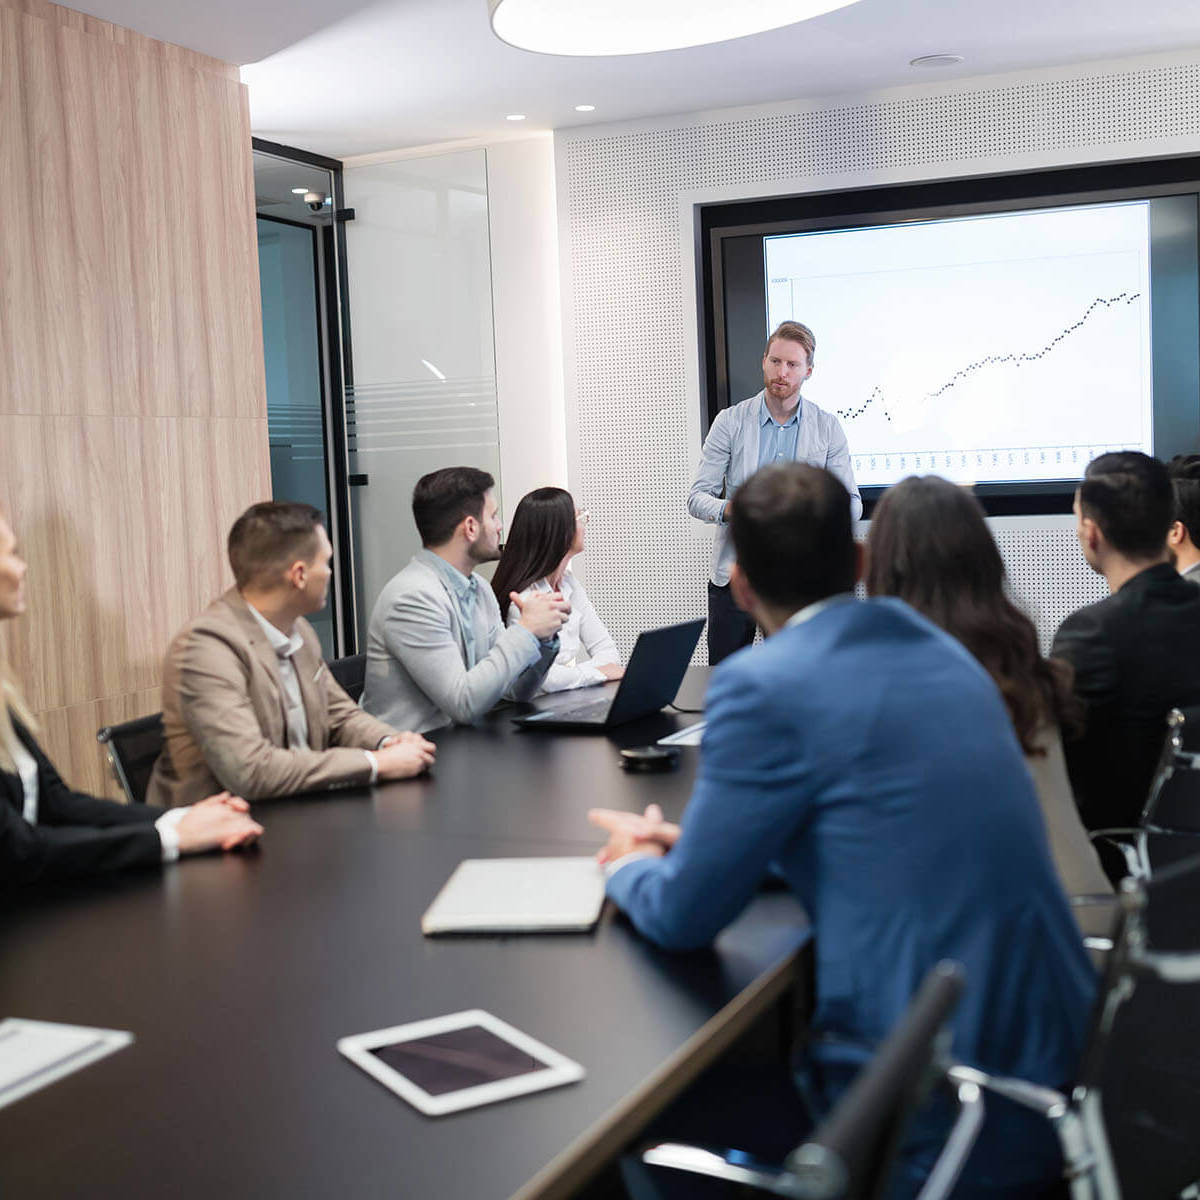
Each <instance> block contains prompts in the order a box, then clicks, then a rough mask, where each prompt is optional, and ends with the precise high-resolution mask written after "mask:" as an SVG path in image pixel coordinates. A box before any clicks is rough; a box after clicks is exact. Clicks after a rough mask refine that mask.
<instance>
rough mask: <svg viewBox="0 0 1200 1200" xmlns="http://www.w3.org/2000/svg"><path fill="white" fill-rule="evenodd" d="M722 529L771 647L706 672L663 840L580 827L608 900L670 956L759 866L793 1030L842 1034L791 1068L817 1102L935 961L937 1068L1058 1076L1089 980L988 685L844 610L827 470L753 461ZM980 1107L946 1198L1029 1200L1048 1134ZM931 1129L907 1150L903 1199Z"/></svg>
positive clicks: (1063, 1076)
mask: <svg viewBox="0 0 1200 1200" xmlns="http://www.w3.org/2000/svg"><path fill="white" fill-rule="evenodd" d="M731 527H732V529H731V531H732V536H733V542H734V547H735V551H736V557H737V561H736V563H735V564H734V566H733V570H732V575H731V584H732V587H733V590H734V595H735V598H736V599H737V601H738V603H739V604H740V605H741V606H742V607H743V608H744V609H745V610H746V611H748V612H750V613H751V614H753V616H754V618H755V619H756V620H757V621H758V623H759V625H761V626H762V628H763V629H764V631H766V633H767V634H768V635H769V636H768V638H767V640H766V641H765V642H764V643H763V644H762V645H761V646H754V647H748V648H746V649H744V650H741V651H739V652H738V653H737V654H735V655H733V656H732V657H731V658H729V659H727V660H726V661H725V662H724V663H722V664H721V666H720V667H719V668H717V670H716V671H715V672H714V673H713V677H712V682H711V685H710V688H709V692H708V698H707V703H706V713H707V718H708V725H707V729H706V732H705V737H704V745H703V750H702V759H701V766H700V773H699V777H698V779H697V782H696V787H695V790H694V792H693V794H692V798H691V801H690V803H689V805H688V808H687V812H686V815H685V817H684V821H683V825H682V828H680V827H678V826H674V825H669V824H666V823H664V822H662V821H661V819H660V814H658V813H656V812H648V813H647V814H646V815H645V816H642V817H638V816H634V815H632V814H617V813H611V812H598V813H596V814H595V815H594V819H595V821H596V823H597V824H600V825H602V826H603V827H604V828H606V829H608V830H609V831H610V834H611V838H610V842H609V844H608V846H606V847H605V850H604V851H603V852H602V857H603V858H604V859H605V860H607V861H608V863H609V870H610V877H609V881H608V893H609V895H610V897H611V898H612V899H613V900H614V901H615V902H616V904H617V905H619V906H620V907H621V908H622V909H624V911H625V912H626V913H628V915H629V917H630V918H631V920H632V921H633V923H634V924H635V925H636V926H637V928H638V929H639V930H640V931H641V932H642V933H643V934H644V935H645V936H647V937H648V938H650V939H651V940H652V941H654V942H656V943H658V944H659V945H661V946H664V947H667V948H669V949H678V950H686V949H689V948H692V947H698V946H703V945H706V944H708V943H709V942H710V941H711V940H712V939H713V937H714V936H715V935H716V934H717V933H718V932H719V931H720V930H721V929H722V928H723V927H724V926H725V925H726V924H727V923H728V922H729V921H731V920H732V919H733V918H734V917H735V916H736V915H737V914H738V913H739V912H740V911H741V910H742V908H743V907H744V906H745V905H746V904H747V903H748V902H749V901H750V899H751V897H752V896H753V895H754V892H755V890H756V889H757V888H758V886H759V885H760V883H761V882H762V880H763V878H764V877H765V876H766V875H767V873H768V871H769V870H770V869H771V868H772V866H773V865H774V867H775V869H776V870H778V871H779V872H780V873H781V874H782V876H783V878H784V880H785V881H786V882H787V884H788V886H789V887H790V888H791V889H792V890H793V891H794V892H795V893H796V895H797V896H798V897H799V898H800V900H801V901H802V903H803V905H804V907H805V910H806V911H807V913H808V915H809V918H810V920H811V922H812V927H813V933H814V938H815V951H816V970H815V975H816V997H815V1008H814V1011H813V1014H812V1026H813V1029H814V1031H815V1032H818V1033H823V1034H834V1035H839V1041H838V1042H837V1043H831V1044H821V1043H817V1046H816V1049H814V1050H813V1051H812V1054H811V1056H810V1062H809V1068H810V1069H811V1078H810V1079H809V1081H808V1082H809V1083H810V1085H811V1084H815V1085H816V1086H817V1090H818V1092H823V1094H822V1095H821V1097H820V1098H821V1099H822V1100H823V1101H824V1102H830V1101H832V1100H833V1099H834V1098H835V1097H836V1093H837V1091H838V1090H840V1087H841V1086H844V1082H845V1080H846V1079H847V1078H848V1077H849V1075H850V1074H852V1071H853V1069H854V1067H856V1066H857V1065H858V1064H859V1063H861V1062H862V1061H863V1058H864V1057H865V1052H864V1051H863V1050H861V1049H859V1050H854V1049H849V1048H848V1047H847V1043H850V1044H851V1045H853V1044H857V1045H858V1046H870V1045H872V1044H875V1043H878V1042H879V1041H880V1040H882V1039H883V1037H884V1036H885V1035H886V1034H887V1032H888V1031H889V1029H890V1028H891V1027H892V1026H893V1025H894V1024H895V1022H896V1021H897V1020H898V1018H899V1017H900V1016H901V1015H902V1013H903V1011H904V1009H905V1007H906V1005H907V1004H908V1002H909V1000H910V999H911V997H912V995H913V993H914V992H915V991H916V988H917V986H918V984H919V983H920V981H921V979H922V978H923V977H924V975H925V974H926V972H927V971H928V970H929V969H930V968H931V967H932V966H933V965H934V964H935V963H936V962H937V961H938V960H940V959H953V960H956V961H957V962H960V963H961V964H962V965H963V967H964V968H965V973H966V981H967V988H966V991H965V993H964V996H963V1000H962V1002H961V1004H960V1007H959V1009H958V1011H957V1013H956V1014H955V1017H954V1019H953V1054H954V1055H955V1057H956V1058H957V1059H959V1060H960V1061H963V1062H966V1063H969V1064H971V1065H973V1066H977V1067H980V1068H983V1069H985V1070H987V1071H992V1072H996V1073H999V1074H1005V1075H1015V1076H1019V1077H1021V1078H1023V1079H1027V1080H1030V1081H1033V1082H1036V1083H1042V1084H1048V1085H1051V1086H1055V1087H1057V1086H1060V1085H1062V1084H1064V1083H1065V1082H1067V1081H1068V1080H1069V1079H1070V1078H1071V1077H1072V1075H1073V1073H1074V1070H1075V1067H1076V1061H1077V1058H1078V1055H1079V1051H1080V1048H1081V1046H1082V1044H1083V1040H1084V1036H1085V1031H1086V1026H1087V1022H1088V1017H1089V1010H1090V1005H1091V1002H1092V999H1093V994H1094V990H1095V982H1096V981H1095V975H1094V973H1093V970H1092V968H1091V965H1090V963H1089V961H1088V958H1087V955H1086V953H1085V951H1084V949H1083V946H1082V944H1081V942H1080V938H1079V932H1078V929H1077V927H1076V925H1075V923H1074V921H1073V920H1072V917H1071V913H1070V909H1069V907H1068V904H1067V901H1066V898H1065V897H1064V896H1063V893H1062V891H1061V889H1060V887H1059V884H1058V882H1057V879H1056V876H1055V871H1054V866H1053V863H1052V861H1051V858H1050V853H1049V850H1048V847H1047V841H1046V833H1045V829H1044V826H1043V823H1042V818H1041V815H1040V812H1039V809H1038V804H1037V799H1036V797H1035V794H1034V790H1033V785H1032V783H1031V781H1030V777H1029V773H1028V771H1027V769H1026V767H1025V763H1024V761H1023V759H1022V755H1021V750H1020V747H1019V745H1018V743H1017V740H1016V737H1015V736H1014V734H1013V731H1012V726H1011V723H1010V720H1009V717H1008V713H1007V711H1006V709H1005V707H1004V703H1003V701H1002V700H1001V698H1000V695H999V693H998V692H997V690H996V688H995V686H994V685H993V683H992V681H991V680H990V678H989V677H988V675H987V674H986V673H985V672H984V670H983V669H982V668H981V667H980V666H979V664H978V663H977V662H976V660H975V659H974V658H973V657H972V656H971V655H970V654H969V653H968V652H967V651H966V650H965V649H964V648H963V647H962V646H961V645H960V644H959V643H958V642H956V641H955V640H954V639H952V638H951V637H949V636H948V635H947V634H945V633H943V632H942V631H941V630H939V629H937V628H935V627H934V626H933V625H932V624H931V623H930V622H928V621H926V620H925V619H924V618H922V617H920V616H919V615H917V614H916V613H915V612H914V611H913V610H912V609H910V608H909V607H907V606H906V605H905V604H903V603H902V602H901V601H898V600H893V599H880V600H867V601H862V600H856V599H855V598H854V596H853V595H852V588H853V586H854V581H855V576H856V573H857V567H858V563H857V556H858V552H857V549H856V547H855V544H854V541H853V538H852V534H851V526H850V505H849V498H848V496H847V493H846V490H845V488H844V487H843V486H842V485H841V484H840V483H839V482H838V480H837V479H835V478H834V477H833V476H832V475H830V474H829V473H828V472H826V471H824V470H821V469H820V468H815V467H810V466H804V465H801V464H795V463H788V464H781V465H776V466H770V467H766V468H764V469H762V470H760V471H759V472H757V473H756V474H755V475H754V476H753V477H752V478H751V479H749V480H748V481H747V482H746V483H745V484H743V485H742V487H741V488H740V489H739V490H738V491H737V492H736V493H735V495H734V497H733V502H732V512H731ZM822 1085H824V1086H823V1087H822ZM809 1090H810V1091H811V1090H812V1088H811V1087H810V1089H809ZM988 1114H989V1115H988V1120H987V1122H986V1125H985V1133H984V1135H983V1137H982V1138H981V1140H980V1143H979V1144H978V1146H977V1149H976V1153H975V1155H974V1156H973V1159H972V1161H971V1163H970V1164H969V1165H968V1170H967V1176H966V1178H965V1180H964V1183H965V1184H966V1185H967V1187H968V1189H969V1190H964V1191H963V1192H962V1193H961V1194H964V1195H966V1194H986V1195H993V1196H994V1195H1013V1196H1016V1195H1021V1196H1031V1195H1037V1194H1038V1189H1039V1185H1040V1184H1041V1183H1043V1182H1045V1181H1047V1180H1052V1179H1053V1178H1054V1176H1055V1174H1056V1172H1057V1170H1058V1162H1057V1150H1056V1147H1055V1145H1054V1141H1053V1137H1052V1136H1051V1135H1050V1134H1049V1131H1048V1129H1046V1128H1045V1127H1044V1126H1045V1122H1041V1125H1040V1126H1039V1125H1038V1119H1036V1118H1032V1117H1031V1118H1025V1117H1024V1116H1023V1114H1019V1113H1016V1112H1015V1111H1009V1112H1005V1111H1004V1105H1003V1102H999V1101H993V1100H991V1099H990V1098H989V1100H988ZM945 1119H946V1118H945V1116H944V1115H942V1116H938V1115H934V1116H933V1117H932V1118H927V1119H926V1120H924V1121H923V1122H921V1123H918V1125H917V1127H916V1130H915V1132H914V1134H913V1136H912V1137H911V1138H910V1140H909V1143H908V1146H907V1152H906V1156H905V1160H904V1165H903V1171H905V1172H907V1176H908V1179H909V1183H910V1184H911V1187H910V1189H909V1190H913V1189H915V1186H916V1181H917V1180H918V1179H919V1178H920V1176H921V1175H922V1173H923V1172H924V1171H925V1170H927V1168H928V1164H929V1162H930V1161H931V1158H932V1156H933V1154H934V1153H935V1151H936V1148H937V1146H938V1144H939V1141H940V1140H941V1139H942V1138H943V1137H944V1133H945ZM797 1134H799V1131H797ZM796 1140H799V1137H798V1136H797V1138H796ZM750 1148H751V1149H753V1147H750ZM695 1194H699V1193H698V1192H697V1193H695ZM901 1194H905V1192H904V1189H903V1187H902V1189H901Z"/></svg>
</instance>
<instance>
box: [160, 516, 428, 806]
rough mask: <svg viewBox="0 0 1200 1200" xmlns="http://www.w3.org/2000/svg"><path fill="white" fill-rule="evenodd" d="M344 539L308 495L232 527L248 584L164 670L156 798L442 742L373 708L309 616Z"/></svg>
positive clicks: (203, 621) (353, 765)
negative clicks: (396, 725) (355, 693)
mask: <svg viewBox="0 0 1200 1200" xmlns="http://www.w3.org/2000/svg"><path fill="white" fill-rule="evenodd" d="M332 557H333V549H332V547H331V546H330V544H329V537H328V536H327V534H326V533H325V529H324V527H323V526H322V524H321V514H320V513H319V512H317V510H316V509H315V508H312V507H310V506H309V505H307V504H290V503H266V504H255V505H254V506H253V507H252V508H249V509H247V510H246V512H244V513H243V514H242V515H241V516H240V517H239V518H238V519H237V521H236V522H235V523H234V526H233V528H232V529H231V530H230V532H229V562H230V565H231V566H232V567H233V576H234V579H235V581H236V584H237V586H236V587H234V588H231V589H230V590H229V591H228V592H226V593H225V595H223V596H222V597H221V598H220V599H219V600H216V601H214V602H213V603H212V604H211V605H210V606H209V607H208V608H207V609H206V610H205V611H204V612H203V613H201V615H200V616H199V617H197V618H196V619H195V620H194V621H192V622H191V623H190V624H188V625H187V626H185V627H184V628H183V629H182V630H181V631H180V633H179V634H177V635H176V637H175V640H174V641H173V642H172V643H171V646H170V649H169V650H168V651H167V658H166V663H165V666H164V669H163V726H164V735H165V742H164V746H163V752H162V754H161V755H160V756H159V759H158V762H157V763H156V764H155V767H154V774H153V776H152V777H151V780H150V789H149V793H148V795H147V800H148V801H149V802H150V803H151V804H162V805H167V806H173V805H179V804H192V803H193V802H195V801H196V800H198V799H200V798H201V797H203V796H207V795H209V794H210V793H211V792H215V791H219V790H220V789H221V788H228V789H229V790H230V791H231V792H233V793H235V794H236V795H239V796H245V797H246V799H248V800H257V799H261V798H262V797H266V796H285V795H290V794H291V793H293V792H305V791H316V790H320V789H323V788H332V787H340V786H344V785H350V784H359V785H361V784H370V783H374V782H375V781H376V780H377V779H404V778H407V777H408V776H410V775H417V774H420V773H421V772H422V771H424V770H425V769H426V768H427V767H428V766H429V765H430V764H431V763H432V762H433V755H434V747H433V745H432V743H430V742H427V741H426V740H425V739H424V738H423V737H421V736H419V735H418V734H415V733H397V732H396V731H395V730H394V729H392V728H390V727H389V726H387V725H384V724H383V723H382V722H381V721H377V720H376V719H375V718H374V717H369V716H368V715H367V714H366V713H365V712H363V711H362V710H361V709H360V708H359V707H358V706H357V705H356V704H355V703H354V701H353V700H351V699H350V697H349V696H347V695H346V693H345V692H344V691H343V690H342V688H341V687H340V686H339V685H338V684H337V683H336V682H335V681H334V679H333V678H332V676H331V675H330V673H329V670H328V668H327V667H326V666H325V663H324V661H323V659H322V658H321V647H320V644H319V642H318V641H317V635H316V633H315V632H314V631H313V627H312V626H311V625H310V624H309V623H308V622H307V621H306V620H305V619H304V617H305V614H307V613H313V612H316V611H317V609H319V608H321V607H322V606H323V605H324V603H325V595H326V592H327V590H328V587H329V577H330V574H331V572H330V566H329V564H330V560H331V559H332Z"/></svg>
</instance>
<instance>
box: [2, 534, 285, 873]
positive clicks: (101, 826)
mask: <svg viewBox="0 0 1200 1200" xmlns="http://www.w3.org/2000/svg"><path fill="white" fill-rule="evenodd" d="M24 611H25V563H24V562H23V561H22V560H21V559H20V558H19V557H18V555H17V547H16V539H15V538H14V536H13V532H12V530H11V529H10V528H9V526H8V523H7V522H6V521H5V519H4V518H3V516H0V620H8V619H11V618H13V617H17V616H20V615H21V614H22V613H23V612H24ZM34 728H35V723H34V720H33V717H32V715H31V713H30V712H29V709H28V706H27V705H26V704H25V701H24V699H23V698H22V696H21V692H20V689H19V688H18V686H17V682H16V680H15V679H14V678H13V676H12V673H11V672H10V671H9V669H8V665H7V663H5V662H4V660H3V659H2V658H0V887H12V886H14V885H17V884H23V883H33V882H37V881H42V880H53V879H63V878H69V877H72V876H77V875H87V874H92V873H95V872H100V871H111V870H119V869H121V868H124V867H134V866H143V865H150V864H153V863H162V862H171V861H173V860H174V859H176V858H178V857H179V855H181V854H196V853H200V852H202V851H205V850H213V849H216V848H217V847H220V848H221V849H224V850H229V849H232V848H233V847H234V846H241V845H247V844H249V843H251V842H253V841H255V840H256V839H257V838H258V836H259V835H260V834H261V833H262V828H261V826H259V825H258V824H256V823H255V822H254V821H253V820H251V819H250V817H249V815H248V810H249V805H247V804H246V802H245V801H244V800H241V799H239V798H238V797H236V796H231V795H230V794H229V793H228V792H223V793H221V794H220V795H217V796H210V797H208V798H207V799H206V800H202V801H201V802H200V803H198V804H194V805H192V806H191V808H189V809H172V810H170V812H168V813H164V812H163V810H162V809H157V808H150V807H148V806H147V805H144V804H129V805H126V804H115V803H113V802H112V801H111V800H100V799H97V798H96V797H95V796H88V795H84V794H83V793H81V792H75V791H72V790H71V789H70V788H69V787H68V786H67V785H66V784H65V783H64V782H63V780H62V778H61V777H60V776H59V774H58V772H57V771H56V770H55V769H54V764H53V763H51V762H50V760H49V759H48V758H47V757H46V755H45V754H44V753H43V752H42V749H41V747H40V746H39V745H38V744H37V740H36V739H35V737H34V734H33V732H32V730H33V729H34ZM177 813H178V814H180V815H178V816H177V815H176V814H177Z"/></svg>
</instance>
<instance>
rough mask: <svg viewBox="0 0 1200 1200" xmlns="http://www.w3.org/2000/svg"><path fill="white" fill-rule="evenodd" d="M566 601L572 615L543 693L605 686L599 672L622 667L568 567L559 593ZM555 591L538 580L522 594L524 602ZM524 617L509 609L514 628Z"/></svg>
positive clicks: (562, 632) (560, 637)
mask: <svg viewBox="0 0 1200 1200" xmlns="http://www.w3.org/2000/svg"><path fill="white" fill-rule="evenodd" d="M558 590H559V591H560V592H561V593H562V595H563V599H565V600H566V601H567V603H568V604H570V606H571V615H570V616H569V617H568V618H567V621H566V624H565V625H564V626H563V627H562V628H561V629H560V630H559V631H558V644H559V651H558V657H557V658H556V659H555V660H554V662H553V663H552V664H551V667H550V670H549V671H547V672H546V678H545V679H544V680H542V686H541V689H540V690H541V692H565V691H567V690H568V689H570V688H581V687H590V686H592V685H593V684H597V683H606V682H607V678H606V677H605V675H604V674H603V673H602V672H600V671H598V670H597V669H596V668H597V667H600V666H607V665H609V664H611V663H619V662H620V661H621V656H620V655H619V654H618V653H617V646H616V643H615V642H614V641H613V640H612V637H611V636H610V635H609V632H608V630H607V629H605V628H604V622H603V621H601V620H600V618H599V617H598V616H597V615H596V610H595V609H594V608H593V607H592V602H591V601H590V600H589V599H588V598H587V592H585V591H584V590H583V584H581V583H580V582H579V581H578V580H577V579H576V578H575V576H574V575H572V574H571V570H570V568H569V567H568V568H567V571H566V573H565V574H564V575H563V581H562V584H561V586H560V587H559V589H558ZM549 591H553V588H551V586H550V584H549V583H548V582H547V581H546V580H545V579H539V580H538V581H537V583H534V584H531V585H530V586H529V587H527V588H526V589H525V591H523V592H522V593H521V597H522V599H524V597H525V596H527V595H529V593H530V592H549ZM520 619H521V614H520V612H519V611H518V609H517V606H516V605H515V604H510V605H509V606H508V624H509V625H515V624H516V623H517V622H518V621H519V620H520Z"/></svg>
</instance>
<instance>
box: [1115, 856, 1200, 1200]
mask: <svg viewBox="0 0 1200 1200" xmlns="http://www.w3.org/2000/svg"><path fill="white" fill-rule="evenodd" d="M1142 886H1143V887H1144V889H1145V901H1144V908H1143V909H1142V910H1141V911H1140V912H1137V913H1135V914H1134V915H1133V916H1131V917H1130V918H1129V920H1130V922H1131V923H1132V925H1133V928H1132V931H1131V934H1130V937H1129V939H1127V940H1128V941H1129V944H1128V946H1127V948H1126V952H1125V958H1126V972H1125V973H1126V981H1127V982H1126V984H1125V991H1126V996H1125V999H1124V1002H1123V1003H1122V1004H1120V1006H1119V1007H1118V1008H1117V1010H1116V1012H1115V1017H1114V1019H1113V1021H1112V1028H1111V1032H1110V1034H1109V1036H1108V1045H1107V1053H1106V1054H1105V1055H1104V1061H1103V1063H1102V1064H1093V1068H1092V1073H1093V1074H1094V1075H1095V1076H1096V1077H1097V1079H1098V1081H1099V1086H1100V1092H1101V1101H1102V1106H1103V1111H1104V1124H1105V1128H1106V1129H1107V1133H1108V1142H1109V1146H1110V1148H1111V1152H1112V1157H1113V1161H1114V1165H1115V1167H1116V1172H1117V1176H1118V1178H1119V1180H1120V1185H1121V1190H1122V1192H1123V1194H1124V1195H1126V1196H1149V1197H1157V1196H1162V1197H1169V1196H1175V1195H1177V1194H1178V1193H1179V1192H1180V1191H1181V1190H1182V1189H1183V1188H1184V1187H1186V1186H1187V1185H1189V1184H1191V1183H1193V1182H1194V1181H1195V1180H1197V1179H1200V1136H1198V1135H1197V1126H1196V1122H1197V1113H1200V1020H1198V1019H1197V1014H1198V1013H1200V957H1197V956H1198V953H1200V919H1198V916H1197V914H1200V856H1197V857H1193V858H1191V859H1189V860H1188V861H1186V862H1182V863H1176V864H1175V865H1173V866H1170V867H1166V868H1164V869H1162V870H1159V871H1157V872H1156V873H1155V875H1154V876H1153V878H1151V879H1150V880H1149V881H1147V882H1145V883H1144V884H1143V885H1142ZM1161 954H1168V955H1182V956H1193V958H1192V969H1191V978H1190V979H1189V978H1186V977H1185V973H1182V972H1181V973H1180V974H1181V978H1180V979H1178V980H1172V979H1168V978H1164V977H1163V973H1161V972H1158V971H1156V970H1151V969H1148V968H1147V965H1146V964H1147V962H1148V961H1149V960H1153V959H1154V958H1155V957H1156V956H1158V955H1161ZM1177 961H1184V960H1182V959H1181V960H1177ZM1120 969H1121V968H1120V964H1119V963H1118V964H1117V970H1118V972H1119V971H1120Z"/></svg>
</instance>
